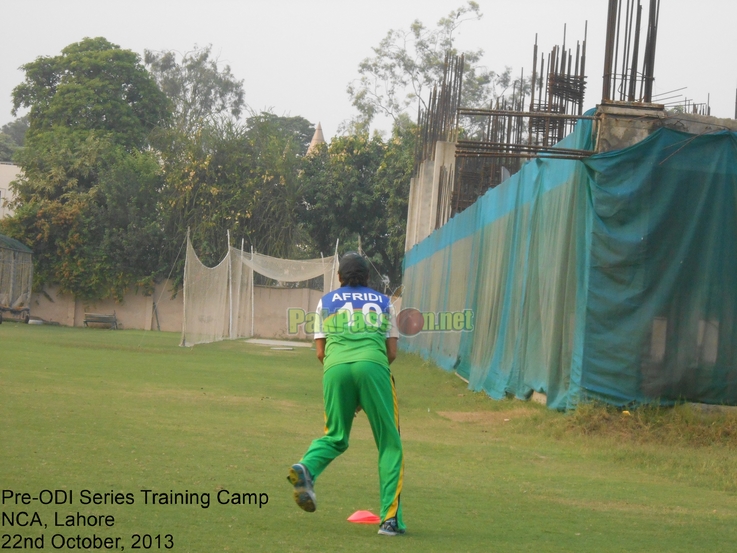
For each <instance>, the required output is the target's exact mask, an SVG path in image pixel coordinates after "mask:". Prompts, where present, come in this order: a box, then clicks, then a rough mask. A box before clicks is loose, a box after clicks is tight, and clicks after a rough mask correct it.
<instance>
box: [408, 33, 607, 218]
mask: <svg viewBox="0 0 737 553" xmlns="http://www.w3.org/2000/svg"><path fill="white" fill-rule="evenodd" d="M538 57H539V60H538ZM538 62H539V65H538ZM463 68H464V59H463V57H462V56H461V57H450V56H448V57H446V60H445V70H444V73H443V78H442V80H441V82H440V83H438V85H436V86H435V88H433V91H432V93H431V95H430V100H429V102H428V108H427V110H425V111H423V110H422V109H420V111H419V113H418V124H419V127H420V129H421V134H420V140H419V142H418V145H417V149H416V152H415V157H416V168H417V169H418V170H417V171H416V174H419V168H420V166H421V164H422V163H423V162H427V161H430V162H433V161H435V156H436V145H437V143H438V142H447V143H453V144H454V145H455V163H454V165H453V167H452V169H449V168H447V167H446V166H444V165H443V166H441V167H440V169H439V170H440V172H441V174H440V183H439V187H438V192H437V198H436V199H435V202H436V205H437V213H436V217H435V221H434V224H435V228H438V227H440V226H442V225H443V224H445V222H446V221H447V220H448V219H449V218H450V217H452V216H453V215H455V214H456V213H460V212H461V211H463V210H464V209H466V208H467V207H469V206H470V205H471V204H473V203H474V202H475V201H476V200H477V199H478V198H479V197H480V196H481V195H483V194H484V193H485V192H486V191H487V190H489V189H490V188H493V187H495V186H497V185H499V184H500V183H502V182H503V181H504V180H506V179H507V178H509V177H510V176H511V175H513V174H515V173H516V172H517V171H519V169H520V167H521V166H522V164H523V163H524V162H525V161H528V160H530V159H532V158H533V157H535V156H538V155H544V156H545V157H550V158H563V159H582V158H584V157H587V156H589V155H591V154H592V153H593V152H589V151H584V150H575V149H566V148H560V147H556V144H558V143H559V142H560V141H561V140H562V139H563V138H564V137H565V136H566V135H568V134H570V132H571V131H572V130H573V127H574V125H575V123H576V122H577V121H579V120H581V119H590V118H591V117H589V116H586V115H583V101H584V95H585V91H586V76H585V69H586V30H584V39H583V41H582V42H577V43H576V49H575V53H574V51H573V50H572V49H569V48H566V30H565V27H564V32H563V44H562V45H561V46H555V47H554V48H553V49H552V50H551V52H550V53H549V54H548V55H547V58H546V57H545V56H544V55H540V56H538V43H537V36H535V45H534V50H533V68H534V69H533V71H532V76H531V78H529V79H526V78H525V73H524V70H522V71H521V73H520V76H519V78H518V79H517V80H515V81H514V83H513V88H512V94H511V96H508V97H500V98H497V99H496V100H495V101H494V102H493V103H492V105H490V106H489V108H488V109H479V108H471V107H464V106H463V105H462V100H461V98H462V94H461V93H462V82H463ZM528 100H529V103H528Z"/></svg>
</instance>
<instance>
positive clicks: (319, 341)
mask: <svg viewBox="0 0 737 553" xmlns="http://www.w3.org/2000/svg"><path fill="white" fill-rule="evenodd" d="M315 315H316V316H315V353H316V354H317V359H318V360H319V361H320V363H322V362H323V359H325V340H326V339H327V336H325V333H324V332H323V327H322V298H320V301H319V302H317V309H316V310H315Z"/></svg>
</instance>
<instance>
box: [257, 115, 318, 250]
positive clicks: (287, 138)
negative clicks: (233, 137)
mask: <svg viewBox="0 0 737 553" xmlns="http://www.w3.org/2000/svg"><path fill="white" fill-rule="evenodd" d="M246 124H247V127H248V131H247V133H248V137H249V143H250V151H251V159H250V163H251V170H252V171H253V176H254V180H253V183H254V186H253V190H254V204H253V210H252V219H251V240H252V243H253V245H254V247H255V248H256V249H257V250H258V251H259V252H261V253H265V254H267V255H272V256H274V257H284V258H300V257H305V255H306V254H307V253H308V250H309V243H310V237H309V236H308V235H307V234H306V233H305V231H304V226H303V224H302V221H301V218H300V213H301V201H302V182H303V181H302V180H301V179H300V178H299V175H300V171H301V161H302V158H303V156H304V155H305V153H306V152H307V148H308V146H309V144H310V140H311V139H312V135H313V134H314V132H315V128H314V126H313V125H312V124H311V123H310V122H309V121H307V120H306V119H304V118H303V117H280V116H277V115H274V114H272V113H261V114H260V115H256V116H253V117H249V118H248V120H247V122H246ZM328 251H329V250H328Z"/></svg>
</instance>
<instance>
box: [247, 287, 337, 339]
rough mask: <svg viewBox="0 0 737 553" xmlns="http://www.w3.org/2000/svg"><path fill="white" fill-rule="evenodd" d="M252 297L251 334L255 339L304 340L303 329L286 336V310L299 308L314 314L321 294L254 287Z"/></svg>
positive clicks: (305, 289)
mask: <svg viewBox="0 0 737 553" xmlns="http://www.w3.org/2000/svg"><path fill="white" fill-rule="evenodd" d="M253 296H254V300H255V301H254V319H255V321H254V325H253V334H254V336H255V337H257V338H278V339H289V340H297V339H299V340H306V339H308V338H309V337H308V336H307V335H305V333H304V329H303V328H300V331H299V334H298V335H296V336H295V335H289V334H287V309H289V308H295V307H296V308H301V309H304V310H305V311H306V312H314V311H315V310H316V309H317V302H318V301H320V298H321V297H322V292H319V291H317V290H310V289H308V288H296V289H295V288H267V287H264V286H256V288H255V289H254V292H253Z"/></svg>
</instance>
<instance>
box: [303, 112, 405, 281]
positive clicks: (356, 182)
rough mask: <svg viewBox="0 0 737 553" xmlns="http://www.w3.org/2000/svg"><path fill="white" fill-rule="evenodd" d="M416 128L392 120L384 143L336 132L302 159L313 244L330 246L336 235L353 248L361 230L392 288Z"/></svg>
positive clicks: (319, 247)
mask: <svg viewBox="0 0 737 553" xmlns="http://www.w3.org/2000/svg"><path fill="white" fill-rule="evenodd" d="M415 134H416V129H415V128H414V127H412V126H409V128H405V129H402V128H401V127H399V126H395V130H394V133H393V136H392V138H391V139H390V140H389V141H387V142H386V143H385V142H384V141H383V140H382V139H381V138H380V137H378V136H374V137H369V136H368V134H358V135H350V136H343V137H338V138H335V139H334V140H333V141H332V142H331V143H330V145H329V146H328V147H321V148H319V149H318V150H317V152H316V153H315V154H313V155H310V156H308V157H307V158H306V159H305V164H304V173H303V174H302V179H303V181H304V200H305V206H304V215H303V218H304V221H305V227H306V229H307V231H308V234H309V235H310V236H311V237H312V239H313V241H314V243H315V246H316V248H317V250H318V251H322V252H331V251H332V249H333V248H334V245H335V241H336V239H340V242H341V244H342V245H343V248H341V249H342V250H345V249H355V248H356V247H357V245H358V244H357V236H358V235H360V236H361V247H362V249H363V250H364V252H365V253H366V254H367V255H368V256H369V258H371V259H372V261H373V263H374V264H375V265H376V267H377V268H378V270H379V271H380V272H381V273H382V275H386V276H388V277H389V280H390V286H391V287H392V288H395V287H397V286H398V285H399V283H400V281H401V272H402V270H401V262H402V258H403V256H404V236H405V227H406V220H407V201H408V197H409V181H410V176H411V173H412V170H413V165H414V143H415ZM376 277H377V275H372V278H376ZM374 285H377V283H374Z"/></svg>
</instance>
